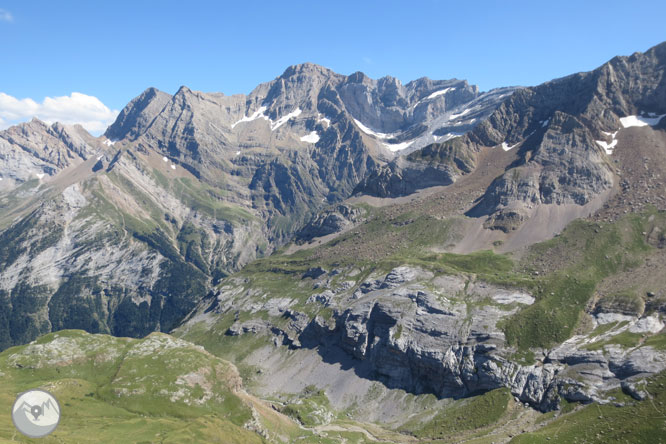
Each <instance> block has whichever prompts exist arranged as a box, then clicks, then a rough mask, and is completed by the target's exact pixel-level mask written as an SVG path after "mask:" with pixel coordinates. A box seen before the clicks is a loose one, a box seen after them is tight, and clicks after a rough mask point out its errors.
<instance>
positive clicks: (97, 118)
mask: <svg viewBox="0 0 666 444" xmlns="http://www.w3.org/2000/svg"><path fill="white" fill-rule="evenodd" d="M116 116H118V110H110V109H109V108H108V107H107V106H106V105H104V104H103V103H102V102H101V101H100V100H99V99H98V98H97V97H94V96H88V95H86V94H81V93H77V92H73V93H72V94H71V95H69V96H62V97H46V98H45V99H44V101H42V103H38V102H35V101H34V100H33V99H29V98H28V99H17V98H16V97H12V96H10V95H9V94H5V93H2V92H0V129H2V128H6V127H8V126H10V125H15V124H17V123H20V122H25V121H27V120H30V119H32V118H33V117H37V118H38V119H40V120H43V121H44V122H47V123H54V122H61V123H64V124H68V125H72V124H75V123H78V124H80V125H81V126H83V127H84V128H85V129H87V130H88V131H90V132H91V133H93V134H100V133H102V132H103V131H104V130H105V129H106V128H107V127H108V126H109V125H110V124H111V123H113V121H114V120H115V119H116Z"/></svg>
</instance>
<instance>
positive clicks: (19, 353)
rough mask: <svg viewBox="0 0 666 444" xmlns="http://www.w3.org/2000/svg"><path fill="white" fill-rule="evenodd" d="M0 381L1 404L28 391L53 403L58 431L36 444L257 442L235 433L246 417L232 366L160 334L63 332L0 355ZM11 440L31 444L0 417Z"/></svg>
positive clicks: (2, 435)
mask: <svg viewBox="0 0 666 444" xmlns="http://www.w3.org/2000/svg"><path fill="white" fill-rule="evenodd" d="M0 375H1V376H2V378H3V384H2V385H0V402H1V403H2V404H3V405H11V403H12V402H13V400H14V398H15V397H16V395H17V394H18V393H21V392H22V391H25V390H26V389H29V388H36V387H41V388H44V389H46V390H49V391H50V392H52V393H53V394H54V395H55V396H56V397H57V398H58V400H59V402H60V405H61V409H62V418H61V422H60V425H59V426H58V428H57V429H56V431H55V432H54V433H53V434H51V435H49V436H48V437H47V438H44V439H41V440H40V442H45V443H58V442H77V443H98V442H110V443H126V442H165V443H166V442H171V443H176V442H224V443H228V442H234V443H236V442H238V443H261V442H263V440H262V439H261V438H260V437H259V435H257V434H256V433H254V432H251V431H249V430H246V429H245V428H244V427H243V425H244V424H245V423H246V422H247V421H249V420H251V418H252V415H251V411H250V408H249V407H247V406H246V405H245V404H244V402H243V401H242V400H241V399H240V398H238V397H237V396H236V395H235V394H234V393H233V391H232V389H233V388H234V387H237V386H238V384H239V382H240V379H239V378H238V376H237V374H236V373H235V370H234V369H233V367H232V366H231V365H230V364H229V363H227V362H225V361H222V360H221V359H219V358H216V357H214V356H212V355H209V354H207V353H205V352H204V351H202V350H200V349H199V348H197V347H196V346H194V345H192V344H188V343H185V342H182V341H177V340H175V339H174V338H171V337H170V336H167V335H164V334H159V333H158V334H153V335H151V336H149V337H148V338H145V339H141V340H135V339H128V338H115V337H111V336H107V335H91V334H88V333H85V332H83V331H78V330H63V331H60V332H57V333H51V334H48V335H45V336H43V337H41V338H39V339H38V340H37V341H35V342H34V343H33V344H29V345H25V346H19V347H12V348H10V349H8V350H5V351H4V352H2V353H0ZM13 440H18V441H19V442H32V441H30V440H27V439H24V438H22V437H21V436H20V435H19V434H17V433H16V430H15V429H14V427H13V425H12V423H11V417H10V415H0V441H3V442H5V441H7V442H9V441H13Z"/></svg>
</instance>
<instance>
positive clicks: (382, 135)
mask: <svg viewBox="0 0 666 444" xmlns="http://www.w3.org/2000/svg"><path fill="white" fill-rule="evenodd" d="M354 123H356V126H358V127H359V128H360V129H361V131H363V132H364V133H366V134H369V135H371V136H375V137H377V138H378V139H390V138H392V137H395V136H396V134H397V133H391V134H389V133H378V132H376V131H373V130H371V129H370V128H368V127H367V126H365V125H363V124H362V123H361V122H359V121H358V120H356V119H354Z"/></svg>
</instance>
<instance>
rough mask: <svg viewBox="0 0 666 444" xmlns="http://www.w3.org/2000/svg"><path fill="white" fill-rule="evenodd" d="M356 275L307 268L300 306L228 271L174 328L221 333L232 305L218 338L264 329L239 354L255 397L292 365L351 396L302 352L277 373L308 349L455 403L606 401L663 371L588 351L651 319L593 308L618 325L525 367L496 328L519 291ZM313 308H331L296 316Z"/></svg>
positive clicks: (650, 352) (428, 278)
mask: <svg viewBox="0 0 666 444" xmlns="http://www.w3.org/2000/svg"><path fill="white" fill-rule="evenodd" d="M357 272H358V270H356V271H354V269H353V268H352V269H349V268H343V269H334V270H329V271H327V270H325V269H322V268H312V269H310V270H308V272H307V273H305V274H304V276H303V279H304V281H303V283H304V284H308V285H312V288H313V292H316V293H313V294H312V296H311V297H310V298H308V300H307V302H306V304H305V307H303V305H302V304H299V303H297V302H296V300H295V299H293V298H290V297H282V298H273V299H270V300H266V299H262V298H261V297H260V296H261V294H262V291H261V289H260V288H250V289H245V288H244V284H245V282H244V281H243V280H242V279H237V280H234V279H233V278H230V279H229V280H227V281H226V282H225V285H224V286H223V287H222V288H221V289H220V290H219V291H218V292H217V293H216V294H214V295H211V296H210V297H209V298H207V299H206V300H204V301H202V302H201V303H200V304H199V306H198V307H197V309H196V310H195V311H194V312H193V313H192V314H191V315H190V317H189V319H188V321H187V322H186V323H185V324H184V325H183V326H182V327H181V328H180V329H179V331H180V332H181V334H182V333H184V334H185V336H187V331H188V330H189V329H191V328H193V329H198V328H201V325H206V326H208V328H210V329H211V332H215V334H221V333H222V332H220V331H216V330H215V325H216V322H217V320H219V319H224V318H225V317H227V318H228V315H229V314H230V313H231V312H235V313H239V312H243V313H245V316H243V317H242V318H239V317H238V316H236V319H237V320H236V321H235V322H234V323H233V324H232V325H231V326H230V327H229V328H228V329H227V330H226V332H225V333H226V334H227V335H230V336H232V337H237V336H243V335H252V336H266V337H267V339H266V342H270V341H271V340H272V342H273V344H275V345H276V346H277V348H271V349H270V350H268V351H267V350H266V349H260V350H259V351H258V352H257V353H258V354H259V355H260V356H261V358H256V357H255V358H253V357H252V354H250V355H249V357H248V358H247V360H248V361H249V362H252V363H253V365H256V366H258V367H259V368H260V369H261V374H262V376H261V378H262V380H264V381H265V385H266V386H267V387H266V389H265V390H266V393H278V392H281V391H282V390H283V389H284V387H283V386H281V385H280V384H277V383H274V381H283V382H282V384H283V385H288V384H285V383H284V378H285V376H284V374H283V373H289V374H291V373H293V374H299V372H302V373H303V375H308V376H309V377H310V378H311V379H312V380H314V381H313V382H312V383H315V384H317V385H318V386H319V387H322V388H326V389H327V391H331V392H339V393H338V396H339V397H340V398H341V399H347V402H348V403H349V404H353V403H354V402H355V401H356V402H358V401H359V399H362V398H363V393H357V391H356V390H357V387H356V386H354V384H353V383H351V382H349V383H348V384H347V383H341V382H339V381H338V376H335V377H332V376H331V369H330V368H326V369H322V370H320V371H321V372H322V375H323V374H326V375H328V378H330V379H327V378H324V377H317V376H313V373H314V375H317V374H318V373H317V370H314V371H313V369H312V367H313V366H315V365H316V364H314V363H313V362H316V361H317V360H316V359H315V360H313V359H311V358H304V359H303V362H302V368H301V367H299V365H301V364H298V363H295V362H293V360H292V361H290V362H291V364H290V366H288V367H287V368H285V367H284V366H283V365H281V364H279V365H276V363H281V362H282V359H285V358H284V354H283V353H284V349H289V350H292V351H297V352H299V353H301V354H300V356H307V352H308V351H310V352H311V353H316V354H317V355H318V356H319V360H321V361H323V362H326V363H328V364H335V365H339V366H340V367H341V368H342V369H345V370H348V369H353V370H354V372H355V373H356V374H357V375H359V376H360V377H362V378H364V379H368V380H375V381H380V382H381V383H382V384H383V385H384V386H385V387H387V388H388V389H400V390H404V391H407V392H409V393H414V394H424V393H430V394H434V395H436V396H437V397H440V398H459V397H465V396H471V395H475V394H479V393H483V392H486V391H488V390H493V389H497V388H501V387H506V388H508V389H509V390H510V391H511V393H512V394H513V395H514V396H515V397H516V399H518V400H520V401H521V402H523V403H528V404H530V405H531V406H533V407H535V408H537V409H540V410H543V411H548V410H552V409H556V408H559V405H560V402H561V399H566V400H569V401H579V402H591V401H596V402H602V403H607V402H611V401H612V399H607V396H608V395H607V394H605V392H607V391H608V390H610V389H614V388H618V387H620V386H622V387H625V386H627V387H629V386H631V385H632V384H633V383H634V382H635V381H636V380H637V379H636V378H640V377H641V376H645V375H649V374H654V373H657V372H660V371H663V370H664V369H666V353H665V352H664V351H663V350H660V349H658V348H654V347H651V346H642V347H636V348H633V347H630V348H626V347H622V346H620V345H616V346H612V347H606V348H605V349H603V348H602V349H596V348H595V347H594V344H604V342H605V341H608V340H609V339H610V338H613V337H615V336H616V335H622V334H627V333H636V332H643V333H647V332H652V333H654V332H658V331H659V330H661V329H662V328H663V327H664V324H663V322H662V321H661V320H660V318H659V315H658V314H655V315H650V316H647V317H645V316H644V317H638V316H623V315H619V314H616V313H614V314H609V313H606V314H602V315H600V316H597V317H595V318H594V319H593V321H592V322H594V324H595V325H599V326H602V327H603V326H607V327H613V326H615V325H616V323H617V321H619V320H621V321H623V323H622V324H618V325H617V327H615V328H605V327H603V329H605V330H606V332H604V333H602V334H595V333H590V334H588V335H578V336H574V337H572V338H571V339H569V340H567V341H565V342H564V343H562V344H557V345H555V346H554V347H552V348H550V349H539V350H536V351H535V356H534V358H535V359H534V362H532V363H521V362H519V359H517V357H516V356H517V355H516V352H517V350H516V349H515V348H514V347H512V346H510V345H509V344H508V343H507V340H506V338H505V336H504V333H503V331H502V329H501V328H500V325H501V324H502V322H505V321H507V320H510V319H511V317H512V315H514V314H515V313H517V312H518V311H520V310H522V309H524V308H526V307H529V306H530V305H532V304H534V303H535V298H534V297H533V296H532V295H531V294H530V293H528V292H525V291H524V290H520V289H512V288H503V287H498V286H496V285H493V284H489V283H487V282H483V281H475V280H470V279H469V278H464V277H459V276H451V275H437V274H435V273H433V272H431V271H427V270H423V269H420V268H418V267H413V266H399V267H396V268H394V269H393V270H391V271H390V272H388V273H386V274H383V273H374V274H371V275H370V276H368V277H367V278H365V279H361V280H359V279H358V274H357ZM333 282H337V283H338V284H333ZM322 289H324V290H323V291H322ZM322 307H324V308H326V311H327V312H328V313H331V315H330V316H322V315H319V314H318V315H315V316H312V315H309V314H308V313H309V312H311V311H313V310H315V311H316V310H317V309H320V308H322ZM252 313H255V314H256V313H263V315H262V316H259V315H255V316H254V317H253V316H252ZM248 314H249V317H250V319H249V320H248V319H247V317H248ZM202 322H203V324H201V323H202ZM244 356H246V355H244ZM294 366H295V367H296V368H293V367H294ZM308 383H309V382H308ZM336 384H340V385H341V387H336V386H335V385H336ZM632 396H633V395H632Z"/></svg>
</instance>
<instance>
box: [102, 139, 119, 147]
mask: <svg viewBox="0 0 666 444" xmlns="http://www.w3.org/2000/svg"><path fill="white" fill-rule="evenodd" d="M114 143H116V141H115V140H111V139H106V140H105V141H104V145H106V146H113V144H114Z"/></svg>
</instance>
